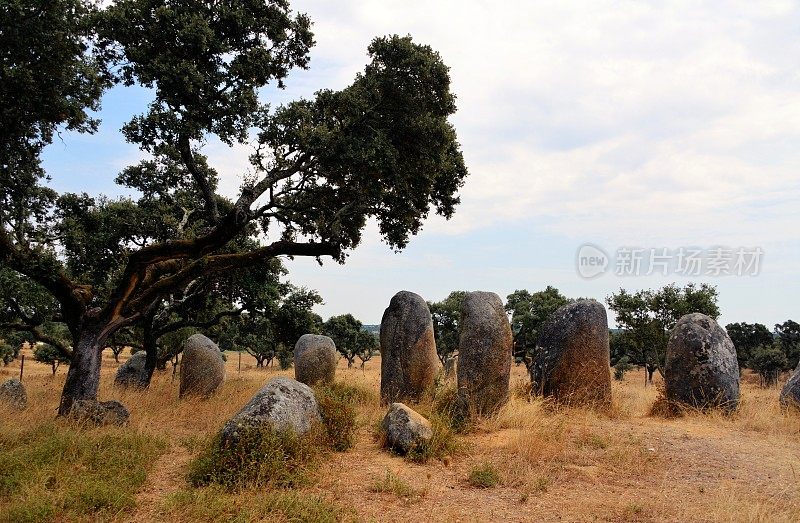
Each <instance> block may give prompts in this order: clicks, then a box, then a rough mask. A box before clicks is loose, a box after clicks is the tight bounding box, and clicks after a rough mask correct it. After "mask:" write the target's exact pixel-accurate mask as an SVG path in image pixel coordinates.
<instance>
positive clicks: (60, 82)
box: [0, 0, 110, 225]
mask: <svg viewBox="0 0 800 523" xmlns="http://www.w3.org/2000/svg"><path fill="white" fill-rule="evenodd" d="M93 13H94V3H93V2H89V1H85V0H52V1H49V2H44V3H43V2H40V1H32V0H7V1H4V2H3V3H2V6H0V27H2V28H3V30H2V32H0V63H2V79H3V80H2V82H0V137H2V138H0V208H2V209H4V210H5V211H6V212H8V213H10V214H14V215H17V211H20V210H21V209H20V207H21V206H23V205H33V209H31V210H32V211H33V213H34V216H35V217H36V220H37V221H38V220H44V219H45V216H44V214H43V213H42V212H41V210H42V205H43V204H47V203H50V202H52V200H53V198H54V196H55V193H53V191H51V190H48V189H46V188H43V187H42V186H40V185H39V184H38V183H36V182H38V180H39V179H40V178H41V177H42V176H43V175H44V173H43V172H42V170H41V167H40V165H39V154H40V152H41V150H42V149H43V148H44V147H45V146H46V145H47V144H49V143H51V142H52V140H53V135H54V133H55V132H56V131H57V129H58V128H60V127H63V128H66V129H69V130H74V131H78V132H91V131H94V130H95V129H96V128H97V121H96V120H95V119H93V118H91V117H90V116H89V114H88V112H89V111H94V110H97V109H98V108H99V105H100V95H101V93H102V92H103V89H104V88H105V87H107V86H108V85H110V77H109V75H108V74H107V73H106V72H105V69H104V67H103V65H102V63H101V60H100V57H99V56H97V55H93V54H91V53H90V52H89V50H90V47H89V40H88V38H87V37H88V36H90V35H91V33H92V25H91V21H92V15H93ZM27 212H30V211H23V212H22V213H21V215H25V214H27ZM20 225H21V224H20Z"/></svg>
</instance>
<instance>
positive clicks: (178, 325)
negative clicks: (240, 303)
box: [155, 309, 244, 338]
mask: <svg viewBox="0 0 800 523" xmlns="http://www.w3.org/2000/svg"><path fill="white" fill-rule="evenodd" d="M242 312H244V309H232V310H227V311H222V312H218V313H217V314H216V315H215V316H214V317H213V318H211V319H210V320H207V321H194V320H180V321H174V322H172V323H168V324H167V325H165V326H163V327H161V328H160V329H157V330H156V331H155V336H156V338H160V337H161V336H163V335H164V334H166V333H168V332H174V331H176V330H178V329H182V328H184V327H196V328H198V329H208V328H211V327H213V326H215V325H217V324H219V322H220V321H222V319H223V318H227V317H232V316H239V315H240V314H242Z"/></svg>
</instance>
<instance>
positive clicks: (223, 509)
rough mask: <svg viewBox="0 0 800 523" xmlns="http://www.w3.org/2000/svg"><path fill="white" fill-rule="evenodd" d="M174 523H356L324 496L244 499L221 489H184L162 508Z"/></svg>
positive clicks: (249, 496)
mask: <svg viewBox="0 0 800 523" xmlns="http://www.w3.org/2000/svg"><path fill="white" fill-rule="evenodd" d="M159 511H160V514H161V516H162V517H163V518H164V519H167V518H169V520H171V521H181V522H182V521H187V522H195V521H231V522H250V521H296V522H304V523H306V522H307V523H334V522H338V521H346V520H354V519H355V518H354V517H352V514H350V513H349V512H348V511H345V510H343V509H342V508H340V507H338V506H337V505H334V504H332V503H330V502H328V501H326V500H324V499H322V498H320V497H317V496H311V495H308V494H302V493H298V492H293V491H273V492H266V493H262V492H248V494H247V496H241V495H238V494H234V493H231V492H228V491H226V490H225V489H223V488H220V487H218V486H217V487H214V486H211V487H205V488H199V489H192V490H180V491H178V492H174V493H172V494H170V495H169V496H167V498H166V499H165V500H164V501H163V502H162V503H161V506H160V507H159Z"/></svg>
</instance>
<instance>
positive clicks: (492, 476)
mask: <svg viewBox="0 0 800 523" xmlns="http://www.w3.org/2000/svg"><path fill="white" fill-rule="evenodd" d="M468 479H469V484H470V485H472V486H473V487H478V488H491V487H494V486H496V485H497V484H498V483H499V482H500V475H499V474H498V473H497V470H495V468H494V466H493V465H492V464H491V463H481V464H479V465H476V466H474V467H472V470H470V471H469V478H468Z"/></svg>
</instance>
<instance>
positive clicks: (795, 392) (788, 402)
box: [780, 363, 800, 408]
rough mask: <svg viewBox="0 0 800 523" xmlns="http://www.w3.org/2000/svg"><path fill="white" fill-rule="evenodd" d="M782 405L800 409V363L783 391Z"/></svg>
mask: <svg viewBox="0 0 800 523" xmlns="http://www.w3.org/2000/svg"><path fill="white" fill-rule="evenodd" d="M780 402H781V405H783V406H784V407H797V408H800V363H798V364H797V368H796V369H794V372H793V373H792V375H791V376H790V377H789V380H788V381H787V382H786V384H785V385H784V386H783V389H781V396H780Z"/></svg>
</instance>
